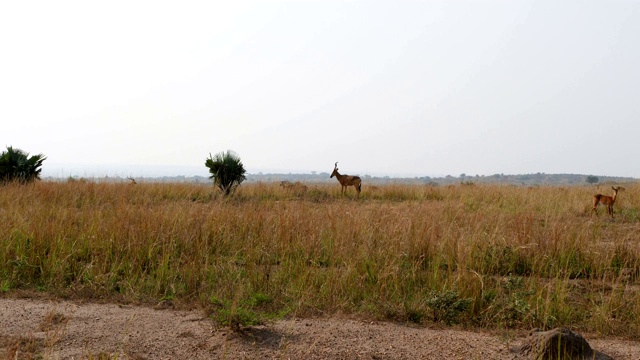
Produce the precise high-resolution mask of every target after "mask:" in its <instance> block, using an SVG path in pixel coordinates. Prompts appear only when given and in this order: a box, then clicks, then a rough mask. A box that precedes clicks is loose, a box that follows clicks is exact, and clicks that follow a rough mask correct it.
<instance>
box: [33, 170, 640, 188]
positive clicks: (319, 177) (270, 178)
mask: <svg viewBox="0 0 640 360" xmlns="http://www.w3.org/2000/svg"><path fill="white" fill-rule="evenodd" d="M329 175H330V174H329V173H326V172H322V173H311V174H293V173H289V174H263V173H258V174H247V180H246V181H247V182H248V183H256V182H279V181H283V180H288V181H301V182H307V183H329V182H336V183H337V181H336V179H331V178H329ZM589 176H591V177H593V175H578V174H545V173H536V174H521V175H504V174H494V175H489V176H484V175H474V176H467V175H465V174H462V175H460V176H457V177H456V176H444V177H429V176H423V177H406V178H399V177H389V176H382V177H379V176H369V175H361V176H360V177H361V178H362V181H363V183H364V184H375V185H384V184H425V185H433V186H438V185H452V184H466V185H468V184H505V185H519V186H536V185H556V186H569V185H587V184H588V182H587V177H589ZM595 177H596V178H597V180H598V181H597V183H595V184H609V183H612V184H613V183H616V184H620V183H632V182H639V181H640V179H636V178H630V177H615V176H601V175H596V176H595ZM44 179H45V180H51V181H64V180H69V179H60V178H51V177H47V178H44ZM71 179H72V180H82V178H78V177H74V178H71ZM86 180H92V181H100V182H101V181H106V182H129V181H130V180H128V179H127V178H120V177H104V178H91V179H86ZM136 181H142V182H144V181H147V182H179V183H184V182H187V183H200V184H209V183H211V180H209V178H207V177H205V176H163V177H149V178H136Z"/></svg>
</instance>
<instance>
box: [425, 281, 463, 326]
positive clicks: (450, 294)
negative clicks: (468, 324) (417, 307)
mask: <svg viewBox="0 0 640 360" xmlns="http://www.w3.org/2000/svg"><path fill="white" fill-rule="evenodd" d="M471 302H472V300H471V299H463V298H460V295H459V294H458V291H456V290H455V289H454V290H448V291H443V292H436V291H431V293H430V294H429V298H428V299H427V305H429V307H430V308H431V310H433V321H436V322H438V321H444V322H445V323H446V324H447V325H451V324H453V323H456V322H457V319H458V317H459V316H460V314H462V313H463V312H465V311H467V309H469V306H470V305H471Z"/></svg>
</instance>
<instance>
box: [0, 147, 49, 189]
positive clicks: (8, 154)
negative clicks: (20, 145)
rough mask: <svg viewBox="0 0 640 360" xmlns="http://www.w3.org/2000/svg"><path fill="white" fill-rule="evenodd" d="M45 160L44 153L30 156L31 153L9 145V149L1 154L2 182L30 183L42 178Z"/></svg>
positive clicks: (0, 176) (0, 177) (0, 172)
mask: <svg viewBox="0 0 640 360" xmlns="http://www.w3.org/2000/svg"><path fill="white" fill-rule="evenodd" d="M45 160H46V157H45V156H44V155H43V154H38V155H33V156H29V153H26V152H24V151H22V150H20V149H14V148H13V147H11V146H8V147H7V150H6V151H3V152H2V154H0V183H7V182H12V181H17V182H20V183H28V182H31V181H33V180H37V179H40V172H41V171H42V168H41V167H42V163H43V162H44V161H45Z"/></svg>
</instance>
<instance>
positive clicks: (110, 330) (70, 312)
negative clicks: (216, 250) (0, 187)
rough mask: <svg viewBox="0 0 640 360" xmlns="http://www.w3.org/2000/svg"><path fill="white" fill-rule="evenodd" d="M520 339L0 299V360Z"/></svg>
mask: <svg viewBox="0 0 640 360" xmlns="http://www.w3.org/2000/svg"><path fill="white" fill-rule="evenodd" d="M526 335H527V333H526V332H522V333H511V334H509V336H507V335H506V334H504V335H500V334H491V333H488V332H472V331H464V330H455V329H450V328H447V329H433V328H425V327H416V326H409V325H405V324H395V323H387V322H371V321H362V320H354V319H346V318H336V317H333V318H314V319H298V318H294V319H287V320H282V321H278V322H275V323H271V324H268V325H265V326H256V327H252V328H248V329H244V330H242V331H229V329H227V328H220V327H217V326H216V325H215V324H214V322H213V321H212V320H211V319H210V318H209V317H207V316H206V315H205V313H204V311H202V310H189V311H185V310H173V309H171V307H170V306H159V307H155V308H154V307H147V306H133V305H118V304H96V303H77V302H71V301H59V300H42V299H0V359H4V358H11V359H13V358H50V359H72V358H75V359H79V358H89V357H92V358H100V357H101V356H102V357H105V356H110V358H113V357H114V356H117V358H118V359H212V358H220V359H221V358H226V359H273V358H277V359H306V360H309V359H328V358H331V359H420V358H422V359H482V360H487V359H519V358H522V357H521V356H520V355H518V354H515V353H513V352H512V350H511V349H513V348H515V347H516V345H518V344H519V343H521V342H522V341H523V339H524V338H525V337H526ZM582 335H583V336H584V337H585V338H586V339H587V341H588V342H589V344H590V345H591V347H593V348H594V349H595V350H598V351H601V352H603V353H606V354H607V355H609V356H612V357H613V358H614V359H633V360H637V359H640V343H639V342H633V341H625V340H620V339H610V338H608V339H601V338H596V337H594V336H590V335H589V334H582ZM16 355H17V356H16Z"/></svg>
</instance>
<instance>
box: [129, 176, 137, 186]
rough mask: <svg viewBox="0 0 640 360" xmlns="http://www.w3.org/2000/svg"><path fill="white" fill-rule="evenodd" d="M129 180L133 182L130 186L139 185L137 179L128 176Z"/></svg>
mask: <svg viewBox="0 0 640 360" xmlns="http://www.w3.org/2000/svg"><path fill="white" fill-rule="evenodd" d="M127 179H129V180H131V182H130V183H129V184H131V185H135V184H137V182H136V179H134V178H132V177H131V176H128V177H127Z"/></svg>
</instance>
